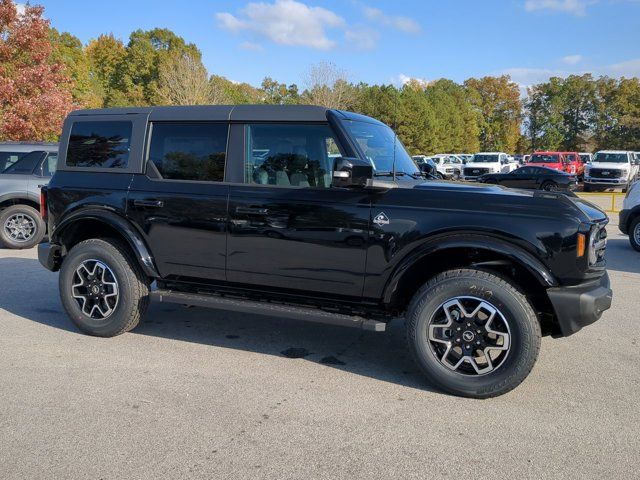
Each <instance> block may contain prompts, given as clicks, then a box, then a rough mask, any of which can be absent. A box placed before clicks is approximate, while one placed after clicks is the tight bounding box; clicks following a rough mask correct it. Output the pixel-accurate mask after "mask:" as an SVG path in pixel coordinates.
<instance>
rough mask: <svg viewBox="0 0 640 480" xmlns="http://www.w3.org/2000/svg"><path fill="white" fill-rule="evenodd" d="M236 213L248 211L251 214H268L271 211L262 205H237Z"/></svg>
mask: <svg viewBox="0 0 640 480" xmlns="http://www.w3.org/2000/svg"><path fill="white" fill-rule="evenodd" d="M236 213H246V214H249V215H267V214H268V213H269V209H268V208H260V207H236Z"/></svg>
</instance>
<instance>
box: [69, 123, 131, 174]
mask: <svg viewBox="0 0 640 480" xmlns="http://www.w3.org/2000/svg"><path fill="white" fill-rule="evenodd" d="M132 129H133V124H132V123H131V122H126V121H96V122H75V123H74V124H73V125H72V127H71V134H70V136H69V146H68V148H67V161H66V164H67V166H70V167H84V168H103V169H111V168H113V169H124V168H127V165H128V163H129V153H130V149H131V132H132Z"/></svg>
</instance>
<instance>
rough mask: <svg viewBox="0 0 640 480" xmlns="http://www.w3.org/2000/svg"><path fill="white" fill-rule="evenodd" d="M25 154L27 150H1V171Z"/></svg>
mask: <svg viewBox="0 0 640 480" xmlns="http://www.w3.org/2000/svg"><path fill="white" fill-rule="evenodd" d="M24 155H25V152H0V172H2V171H4V170H6V169H7V168H9V167H10V166H11V165H13V164H14V163H16V162H17V161H18V160H20V158H22V157H23V156H24Z"/></svg>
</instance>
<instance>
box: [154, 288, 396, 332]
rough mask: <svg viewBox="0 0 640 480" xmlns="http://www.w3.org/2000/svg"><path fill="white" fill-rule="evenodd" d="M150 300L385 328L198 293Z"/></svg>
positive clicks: (164, 293)
mask: <svg viewBox="0 0 640 480" xmlns="http://www.w3.org/2000/svg"><path fill="white" fill-rule="evenodd" d="M151 298H152V299H155V300H158V301H159V302H164V303H179V304H182V305H192V306H194V307H206V308H215V309H219V310H229V311H233V312H243V313H253V314H257V315H268V316H272V317H284V318H293V319H296V320H304V321H307V322H315V323H325V324H329V325H339V326H344V327H355V328H362V329H363V330H370V331H373V332H384V331H385V329H386V326H387V324H386V323H385V322H380V321H377V320H370V319H366V318H363V317H358V316H352V315H344V314H341V313H331V312H325V311H324V310H320V309H317V308H311V307H297V306H291V305H283V304H279V303H271V302H258V301H255V300H244V299H242V300H239V299H236V298H229V297H223V296H218V295H207V294H201V293H185V292H175V291H172V290H154V291H152V292H151Z"/></svg>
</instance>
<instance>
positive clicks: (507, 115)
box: [464, 75, 522, 152]
mask: <svg viewBox="0 0 640 480" xmlns="http://www.w3.org/2000/svg"><path fill="white" fill-rule="evenodd" d="M464 85H465V87H467V89H468V92H469V100H470V102H471V105H472V106H473V108H474V109H475V111H476V115H477V118H478V126H479V131H480V134H479V140H480V149H481V150H485V151H493V150H498V151H506V152H513V151H515V149H516V146H517V144H518V140H519V138H520V124H521V119H522V101H521V100H520V90H519V88H518V85H517V84H516V83H514V82H512V81H511V78H510V77H509V76H508V75H503V76H501V77H483V78H479V79H477V78H470V79H468V80H467V81H465V82H464Z"/></svg>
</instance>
